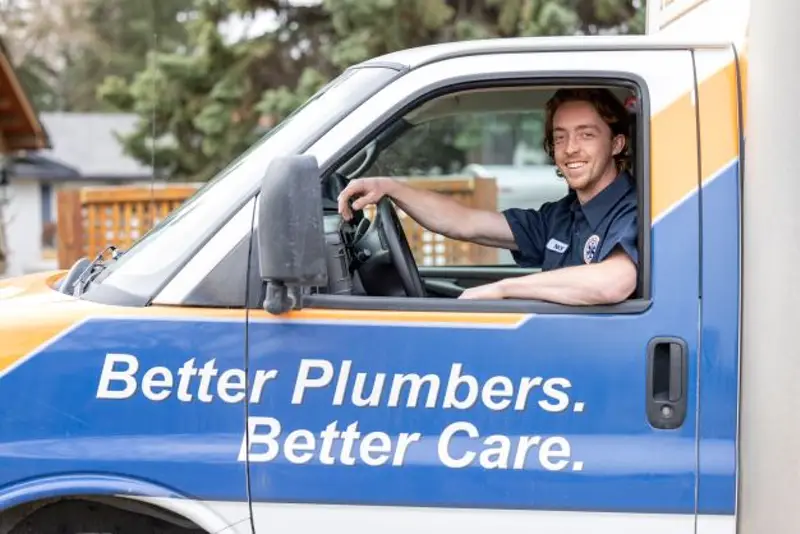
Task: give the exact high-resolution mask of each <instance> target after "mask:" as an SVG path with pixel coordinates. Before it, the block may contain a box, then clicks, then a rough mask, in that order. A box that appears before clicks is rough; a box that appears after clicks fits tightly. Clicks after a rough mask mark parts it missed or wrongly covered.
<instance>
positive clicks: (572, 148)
mask: <svg viewBox="0 0 800 534" xmlns="http://www.w3.org/2000/svg"><path fill="white" fill-rule="evenodd" d="M564 151H565V152H566V153H567V154H574V153H575V152H577V151H578V143H577V141H576V140H575V138H574V137H568V138H567V144H566V146H565V147H564Z"/></svg>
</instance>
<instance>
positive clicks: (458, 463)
mask: <svg viewBox="0 0 800 534" xmlns="http://www.w3.org/2000/svg"><path fill="white" fill-rule="evenodd" d="M459 433H463V434H466V437H464V436H459V437H456V434H459ZM476 438H481V436H480V433H479V432H478V429H477V428H476V427H475V425H473V424H472V423H468V422H466V421H459V422H456V423H453V424H451V425H448V426H447V427H446V428H445V429H444V430H443V431H442V434H441V436H440V437H439V443H438V447H437V450H438V454H439V459H440V460H441V462H442V464H444V465H445V466H447V467H452V468H454V469H460V468H463V467H467V466H468V465H470V464H471V463H472V462H473V461H474V460H475V458H476V456H477V458H478V463H479V464H480V466H481V467H482V468H484V469H509V458H510V457H511V451H512V447H513V443H512V439H511V438H509V437H508V436H504V435H502V434H493V435H490V436H487V437H485V438H482V439H481V440H480V443H481V445H482V448H481V450H480V451H479V452H475V451H474V450H470V447H469V442H470V441H471V440H474V439H476ZM516 445H517V449H516V455H515V457H514V465H513V467H512V469H515V470H521V469H525V462H526V460H527V457H528V453H529V452H530V451H531V450H532V449H534V448H536V447H538V448H539V451H538V460H539V463H540V464H541V465H542V466H543V467H544V468H545V469H547V470H548V471H561V470H563V469H565V468H566V467H567V466H568V465H569V457H570V454H571V452H570V446H569V442H568V441H567V440H566V439H565V438H563V437H551V438H546V439H542V437H541V436H520V437H519V438H517V439H516ZM554 458H562V460H557V461H553V459H554ZM582 468H583V462H575V465H574V470H576V471H579V470H581V469H582Z"/></svg>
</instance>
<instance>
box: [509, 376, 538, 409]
mask: <svg viewBox="0 0 800 534" xmlns="http://www.w3.org/2000/svg"><path fill="white" fill-rule="evenodd" d="M541 385H542V377H541V376H536V377H533V378H530V377H527V376H525V377H523V378H522V380H521V381H520V383H519V391H518V392H517V403H516V404H515V405H514V409H515V410H524V409H525V406H527V404H528V394H529V393H530V392H531V390H533V389H535V388H538V387H539V386H541Z"/></svg>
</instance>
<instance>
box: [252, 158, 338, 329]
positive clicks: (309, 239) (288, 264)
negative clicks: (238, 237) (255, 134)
mask: <svg viewBox="0 0 800 534" xmlns="http://www.w3.org/2000/svg"><path fill="white" fill-rule="evenodd" d="M257 239H258V261H259V271H260V274H261V280H262V281H264V282H265V283H266V285H267V288H266V289H267V292H266V298H265V300H264V309H265V310H266V311H267V312H269V313H272V314H281V313H285V312H287V311H288V310H290V309H292V308H297V307H300V305H301V302H300V300H301V295H302V292H303V289H304V288H308V287H314V286H321V285H325V284H327V282H328V270H327V266H326V263H325V236H324V232H323V219H322V184H321V182H320V177H319V166H318V164H317V160H316V158H314V157H313V156H288V157H279V158H275V159H274V160H273V161H272V162H271V163H270V165H269V167H268V168H267V171H266V173H265V174H264V177H263V178H262V181H261V193H260V194H259V199H258V230H257Z"/></svg>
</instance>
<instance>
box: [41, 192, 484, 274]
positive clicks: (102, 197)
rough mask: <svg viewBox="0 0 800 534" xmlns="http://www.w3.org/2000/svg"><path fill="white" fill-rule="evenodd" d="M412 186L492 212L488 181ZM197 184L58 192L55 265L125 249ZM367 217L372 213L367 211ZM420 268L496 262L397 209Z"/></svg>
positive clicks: (473, 247)
mask: <svg viewBox="0 0 800 534" xmlns="http://www.w3.org/2000/svg"><path fill="white" fill-rule="evenodd" d="M407 181H408V182H409V183H410V184H411V185H413V186H415V187H419V188H424V189H429V190H434V191H438V192H441V193H444V194H446V195H449V196H451V197H452V198H454V199H455V200H457V201H458V202H460V203H462V204H465V205H467V206H472V207H476V208H483V209H487V210H495V209H497V208H496V207H497V187H496V184H495V180H494V179H491V178H452V179H431V178H415V179H410V180H407ZM198 187H199V185H197V184H180V185H178V184H174V185H172V184H171V185H166V186H153V187H152V188H151V187H149V186H108V187H86V188H81V189H65V190H62V191H59V193H58V208H57V211H58V229H57V232H58V233H57V242H58V266H59V268H61V269H66V268H68V267H69V266H70V265H72V264H73V263H74V262H75V261H77V260H78V259H79V258H80V257H82V256H88V257H89V258H94V257H95V256H96V255H97V254H98V253H100V252H101V251H102V250H103V249H104V248H105V247H107V246H109V245H112V244H113V245H116V246H117V247H119V248H121V249H123V250H124V249H126V248H127V247H129V246H130V245H131V243H133V242H134V241H135V240H136V239H138V238H139V237H140V236H142V235H144V234H145V233H146V232H147V231H148V230H150V228H152V227H153V225H154V224H158V222H160V221H161V220H163V219H164V218H165V217H166V216H167V215H168V214H169V213H170V212H171V211H172V210H174V209H175V208H176V207H178V206H179V205H180V204H181V203H182V202H183V201H184V200H186V199H187V198H189V196H191V195H192V194H193V193H194V192H195V191H196V190H197V188H198ZM367 214H368V215H369V216H371V215H372V214H373V212H372V210H367ZM398 215H399V216H400V218H401V221H402V223H403V227H404V230H405V232H406V237H407V239H408V242H409V245H410V246H411V250H412V252H413V253H414V257H415V259H416V261H417V263H418V264H419V265H421V266H422V265H474V264H485V263H489V264H491V263H495V262H496V261H497V251H496V250H495V249H493V248H489V247H483V246H479V245H473V244H469V243H463V242H459V241H454V240H451V239H447V238H444V237H443V236H441V235H438V234H434V233H432V232H429V231H427V230H425V229H424V228H422V227H421V226H419V225H418V224H417V223H415V222H414V221H413V220H411V219H410V218H409V217H408V216H407V215H406V214H405V213H403V212H402V211H400V210H398Z"/></svg>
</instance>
